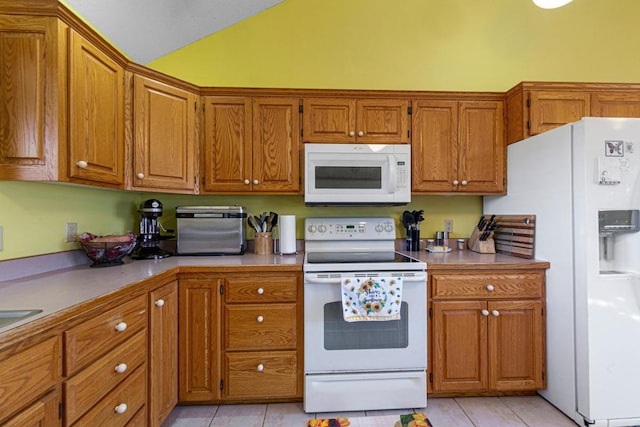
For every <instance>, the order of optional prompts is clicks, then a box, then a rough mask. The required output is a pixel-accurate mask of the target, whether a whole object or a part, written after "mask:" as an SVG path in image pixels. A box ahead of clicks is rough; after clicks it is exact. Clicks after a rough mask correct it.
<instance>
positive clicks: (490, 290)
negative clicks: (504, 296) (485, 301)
mask: <svg viewBox="0 0 640 427" xmlns="http://www.w3.org/2000/svg"><path fill="white" fill-rule="evenodd" d="M494 289H495V288H494V287H493V285H487V291H489V292H493V290H494Z"/></svg>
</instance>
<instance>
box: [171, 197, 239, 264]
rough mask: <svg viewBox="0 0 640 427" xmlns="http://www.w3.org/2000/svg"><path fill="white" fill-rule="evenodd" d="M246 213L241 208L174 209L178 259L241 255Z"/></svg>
mask: <svg viewBox="0 0 640 427" xmlns="http://www.w3.org/2000/svg"><path fill="white" fill-rule="evenodd" d="M246 216H247V212H246V209H245V208H244V207H242V206H178V207H177V208H176V221H177V229H178V231H177V236H178V237H177V240H178V242H177V248H176V249H177V254H178V255H241V254H243V253H244V251H245V249H246V247H247V242H246V239H245V225H244V223H245V220H244V219H245V218H246Z"/></svg>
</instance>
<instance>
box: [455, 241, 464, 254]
mask: <svg viewBox="0 0 640 427" xmlns="http://www.w3.org/2000/svg"><path fill="white" fill-rule="evenodd" d="M456 248H457V249H458V250H459V251H464V239H458V240H457V242H456Z"/></svg>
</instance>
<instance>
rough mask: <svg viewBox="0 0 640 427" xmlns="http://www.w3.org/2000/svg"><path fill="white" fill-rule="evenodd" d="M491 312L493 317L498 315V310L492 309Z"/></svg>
mask: <svg viewBox="0 0 640 427" xmlns="http://www.w3.org/2000/svg"><path fill="white" fill-rule="evenodd" d="M491 314H493V315H494V316H495V317H498V316H500V312H499V311H498V310H492V311H491Z"/></svg>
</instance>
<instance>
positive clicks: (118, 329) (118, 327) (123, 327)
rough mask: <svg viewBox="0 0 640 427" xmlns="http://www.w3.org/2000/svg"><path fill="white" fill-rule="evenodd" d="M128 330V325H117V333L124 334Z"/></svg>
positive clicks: (121, 323) (122, 323)
mask: <svg viewBox="0 0 640 427" xmlns="http://www.w3.org/2000/svg"><path fill="white" fill-rule="evenodd" d="M126 329H127V324H126V323H124V322H120V323H118V324H117V325H116V331H118V332H124V331H125V330H126Z"/></svg>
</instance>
